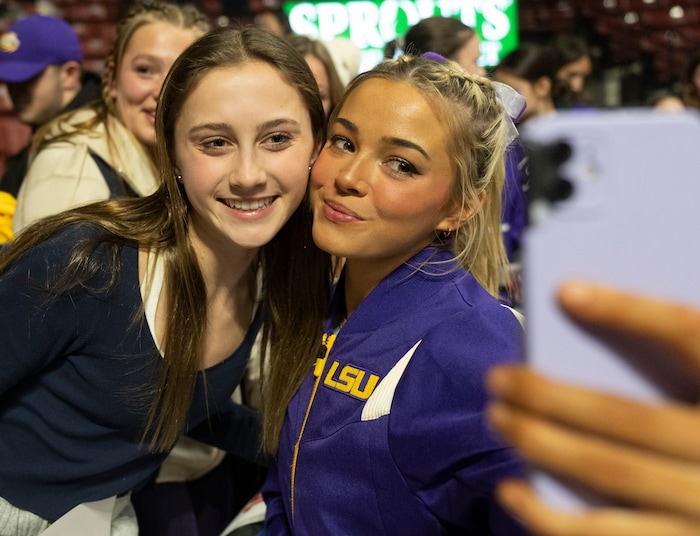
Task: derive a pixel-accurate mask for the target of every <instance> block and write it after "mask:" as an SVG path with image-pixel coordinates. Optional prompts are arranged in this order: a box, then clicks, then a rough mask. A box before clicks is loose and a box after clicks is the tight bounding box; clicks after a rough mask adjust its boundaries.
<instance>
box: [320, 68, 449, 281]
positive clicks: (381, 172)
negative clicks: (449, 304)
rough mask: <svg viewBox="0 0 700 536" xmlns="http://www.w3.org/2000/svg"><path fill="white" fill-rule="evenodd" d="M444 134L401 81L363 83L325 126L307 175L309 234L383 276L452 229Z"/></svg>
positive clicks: (331, 250) (428, 108)
mask: <svg viewBox="0 0 700 536" xmlns="http://www.w3.org/2000/svg"><path fill="white" fill-rule="evenodd" d="M446 136H447V130H446V127H445V126H444V121H441V119H440V117H439V116H438V115H436V114H435V112H434V111H433V107H432V106H431V103H430V102H429V101H428V100H426V98H425V97H424V96H423V95H422V94H421V93H420V92H419V91H418V90H417V89H415V88H414V87H413V86H411V85H410V84H408V83H402V82H394V81H388V80H383V79H378V78H374V79H370V80H367V81H366V82H363V83H362V84H361V85H360V86H358V87H357V88H356V89H355V90H353V91H352V93H351V94H350V95H349V96H348V97H347V100H346V101H345V102H344V104H343V105H342V108H341V109H340V111H339V113H338V115H337V119H336V120H335V121H334V122H333V123H332V124H331V125H330V128H329V141H328V142H327V143H326V145H325V147H324V148H323V150H322V151H321V154H320V155H319V157H318V160H317V161H316V164H315V165H314V168H313V170H312V173H311V199H312V204H313V211H314V225H313V236H314V241H315V242H316V243H317V244H318V246H319V247H320V248H321V249H323V250H325V251H327V252H328V253H331V254H333V255H337V256H339V257H346V258H347V259H348V260H347V262H348V263H349V264H350V263H355V262H361V261H364V260H369V261H371V262H369V263H367V265H369V266H372V268H371V269H372V270H377V271H378V273H379V276H383V275H386V274H387V273H389V272H390V271H392V270H393V269H394V268H396V267H397V266H399V265H400V264H401V263H403V262H404V261H406V260H407V259H409V258H410V257H412V256H413V255H414V254H415V253H417V252H418V251H420V250H421V249H423V248H424V247H425V246H427V245H428V244H430V243H431V242H432V241H433V240H434V239H435V236H436V230H448V229H455V228H456V226H457V225H458V224H457V221H458V218H456V217H455V216H456V215H455V212H458V211H457V210H456V209H455V208H454V205H453V203H452V202H451V192H452V187H453V182H454V178H453V177H454V175H455V170H454V169H453V167H452V160H451V158H450V156H449V155H448V153H447V149H446V146H447V141H446Z"/></svg>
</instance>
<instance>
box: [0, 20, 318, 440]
mask: <svg viewBox="0 0 700 536" xmlns="http://www.w3.org/2000/svg"><path fill="white" fill-rule="evenodd" d="M250 61H262V62H265V63H268V64H270V65H271V66H273V67H274V68H275V69H277V70H278V72H279V73H280V75H281V76H282V77H283V78H284V79H285V80H287V82H289V84H290V85H291V86H292V87H294V88H296V89H297V91H298V92H299V94H300V96H301V98H302V100H303V102H304V103H305V104H306V107H307V110H308V112H309V116H310V120H311V127H312V129H313V132H314V133H315V134H316V135H317V143H318V144H319V145H320V144H321V143H322V141H323V139H324V138H325V126H326V123H325V116H324V113H323V107H322V105H321V99H320V96H319V94H318V89H317V87H316V82H315V80H314V78H313V74H312V73H311V70H310V69H309V67H308V66H307V64H306V62H305V61H304V58H303V57H302V56H301V55H300V54H299V53H298V52H296V51H295V50H294V49H292V47H291V46H290V45H289V44H288V43H286V42H285V41H284V40H283V39H282V38H281V37H278V36H276V35H274V34H272V33H270V32H267V31H264V30H260V29H257V28H244V29H242V30H234V29H232V28H222V29H219V30H214V31H212V32H210V33H208V34H206V35H204V36H203V37H201V38H200V39H198V40H197V41H196V42H195V43H193V44H192V45H190V47H188V49H187V50H185V51H184V52H183V53H182V55H181V56H180V57H179V58H178V59H177V60H176V62H175V63H174V65H173V67H172V68H171V70H170V73H169V74H168V77H167V78H166V81H165V83H164V86H163V90H162V93H161V98H160V100H159V105H158V110H157V113H156V134H157V136H156V139H157V142H156V149H157V150H156V159H157V163H158V169H159V171H160V179H161V186H160V187H159V188H158V190H157V191H156V192H155V193H154V194H153V195H150V196H148V197H144V198H120V199H114V200H110V201H103V202H98V203H94V204H91V205H88V206H85V207H81V208H77V209H74V210H71V211H68V212H64V213H62V214H58V215H55V216H51V217H48V218H45V219H44V220H40V221H39V222H37V223H35V224H33V225H31V226H30V227H27V228H26V229H25V230H23V231H22V232H21V233H20V234H19V235H18V237H17V239H16V241H15V242H14V243H13V244H11V245H10V246H9V247H8V248H7V251H4V252H2V253H1V254H0V273H3V271H5V270H7V269H8V268H9V267H10V266H11V264H12V263H13V261H14V260H15V259H17V258H18V257H19V256H20V255H22V254H23V253H25V252H26V251H27V250H29V249H31V248H32V247H33V246H35V245H36V244H38V243H40V242H42V241H43V240H45V239H46V238H47V237H49V236H51V235H53V234H55V233H56V232H57V231H59V230H60V229H62V228H64V227H66V226H67V225H70V224H73V223H77V222H82V223H86V222H87V223H93V224H95V225H97V226H98V227H100V228H101V229H102V232H101V233H100V236H99V237H97V239H96V240H93V241H92V242H90V243H87V244H85V243H82V244H76V246H75V248H74V251H73V256H72V258H71V259H70V261H68V268H67V269H66V270H65V272H64V275H63V277H62V278H61V280H60V281H58V283H57V285H56V286H55V287H54V288H52V289H51V291H52V292H61V291H65V290H66V289H70V288H72V287H74V286H76V285H80V284H81V283H82V282H83V281H85V280H87V278H88V277H89V274H90V273H94V272H96V271H98V270H100V269H104V267H100V266H92V265H91V264H90V253H91V251H93V250H94V248H95V247H96V243H97V242H101V243H107V244H108V246H109V247H111V248H112V250H113V258H114V259H115V264H114V267H113V268H112V270H113V278H112V279H113V280H116V278H117V277H118V274H119V271H120V266H119V263H118V259H119V255H118V252H119V249H120V248H121V246H122V245H123V244H124V243H125V242H127V241H137V242H138V243H139V246H140V247H141V248H142V249H149V250H151V251H154V252H155V254H156V255H158V256H159V257H160V258H162V259H163V260H164V265H165V277H164V280H165V283H164V292H166V295H167V297H168V303H169V304H170V307H169V316H168V319H167V325H166V330H165V337H164V339H163V340H164V341H165V344H164V347H163V351H164V355H163V359H162V367H161V370H160V377H159V380H158V385H157V386H156V387H155V389H154V390H153V393H152V396H153V402H152V404H151V406H150V409H149V414H148V420H147V422H146V424H145V427H144V436H143V439H144V440H147V441H148V442H149V445H150V448H151V449H153V450H163V451H167V450H168V449H170V448H171V447H172V446H173V445H174V443H175V442H176V441H177V439H178V438H179V436H180V434H181V433H182V431H183V427H184V423H185V422H186V416H187V412H188V410H189V407H190V403H191V397H192V393H193V390H194V385H195V381H196V378H197V372H198V370H199V368H200V356H201V353H202V347H203V338H204V333H205V328H206V318H207V310H206V288H205V282H204V279H203V277H202V273H201V270H200V267H199V264H198V262H197V258H196V256H195V254H194V251H193V249H192V245H191V243H190V241H189V237H188V233H187V227H188V223H189V210H190V207H189V203H188V200H187V198H186V195H185V192H184V189H183V187H182V185H180V184H179V183H178V181H177V180H176V178H175V167H174V154H173V147H174V131H175V122H176V119H177V117H178V114H179V113H180V110H181V109H182V106H183V105H184V103H185V102H186V100H187V98H188V97H189V95H190V94H191V93H192V91H193V90H194V89H195V88H196V87H197V85H198V83H199V82H200V81H201V80H202V78H203V77H204V76H206V75H207V73H209V72H210V71H211V70H213V69H216V68H219V67H222V66H228V65H239V64H241V63H246V62H250ZM212 105H215V104H214V103H212ZM258 262H259V265H260V266H261V267H262V270H263V278H264V282H263V288H262V296H263V302H262V304H261V307H262V313H263V325H264V339H265V340H266V341H267V342H269V344H270V347H271V352H272V355H277V354H282V355H287V354H285V353H284V352H290V353H293V354H298V355H305V354H309V355H311V354H312V353H313V350H314V346H315V344H316V341H317V340H318V337H319V335H320V332H321V330H322V323H323V318H324V316H325V312H326V307H327V303H328V292H329V286H330V260H329V257H328V255H326V254H325V253H322V252H321V251H320V250H318V248H316V246H315V245H314V244H313V241H312V239H311V212H310V208H309V206H308V200H305V201H304V202H303V203H302V204H301V205H300V207H299V208H298V209H297V210H296V211H295V212H294V214H293V215H292V217H291V218H290V220H289V221H288V222H287V223H286V224H285V225H284V227H283V228H282V230H281V231H280V232H279V233H278V235H277V236H276V237H275V238H274V239H273V240H272V241H271V242H270V243H269V244H267V245H265V246H263V247H262V248H261V250H260V253H259V259H258ZM138 315H139V316H142V312H141V311H140V312H138ZM280 359H281V358H280V357H277V358H276V360H277V361H279V360H280Z"/></svg>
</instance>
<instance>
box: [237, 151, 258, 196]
mask: <svg viewBox="0 0 700 536" xmlns="http://www.w3.org/2000/svg"><path fill="white" fill-rule="evenodd" d="M266 181H267V173H266V172H265V168H264V167H263V165H262V162H261V160H260V157H259V156H258V155H256V154H255V152H252V151H238V152H237V154H235V156H234V157H233V158H232V160H231V170H230V173H229V184H230V185H231V188H233V189H238V190H246V191H251V190H255V189H257V188H260V187H262V186H264V185H265V183H266Z"/></svg>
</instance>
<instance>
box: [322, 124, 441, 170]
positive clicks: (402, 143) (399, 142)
mask: <svg viewBox="0 0 700 536" xmlns="http://www.w3.org/2000/svg"><path fill="white" fill-rule="evenodd" d="M336 122H337V123H340V124H342V125H343V126H344V127H345V128H347V129H348V130H349V131H351V132H353V133H357V131H358V129H357V125H355V123H353V122H352V121H349V120H348V119H344V118H342V117H338V118H337V119H336ZM382 141H383V142H384V143H386V144H388V145H396V146H398V147H406V148H407V149H413V150H414V151H418V152H419V153H420V154H422V155H423V156H424V157H425V159H426V160H428V161H430V156H428V153H427V152H425V149H423V147H421V146H420V145H418V144H417V143H414V142H412V141H410V140H407V139H404V138H397V137H394V136H382Z"/></svg>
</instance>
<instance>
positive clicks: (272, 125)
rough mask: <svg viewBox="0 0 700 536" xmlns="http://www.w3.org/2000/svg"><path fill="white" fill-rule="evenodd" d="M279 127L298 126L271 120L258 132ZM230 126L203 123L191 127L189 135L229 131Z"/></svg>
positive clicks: (292, 122) (290, 120) (295, 121)
mask: <svg viewBox="0 0 700 536" xmlns="http://www.w3.org/2000/svg"><path fill="white" fill-rule="evenodd" d="M280 125H293V126H298V125H299V122H298V121H297V120H295V119H286V118H280V119H273V120H272V121H266V122H265V123H263V124H262V125H260V130H269V129H271V128H276V127H278V126H280ZM230 128H231V125H230V124H229V123H203V124H201V125H196V126H194V127H192V128H191V129H190V130H189V132H190V133H195V132H199V131H200V130H225V129H230Z"/></svg>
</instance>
